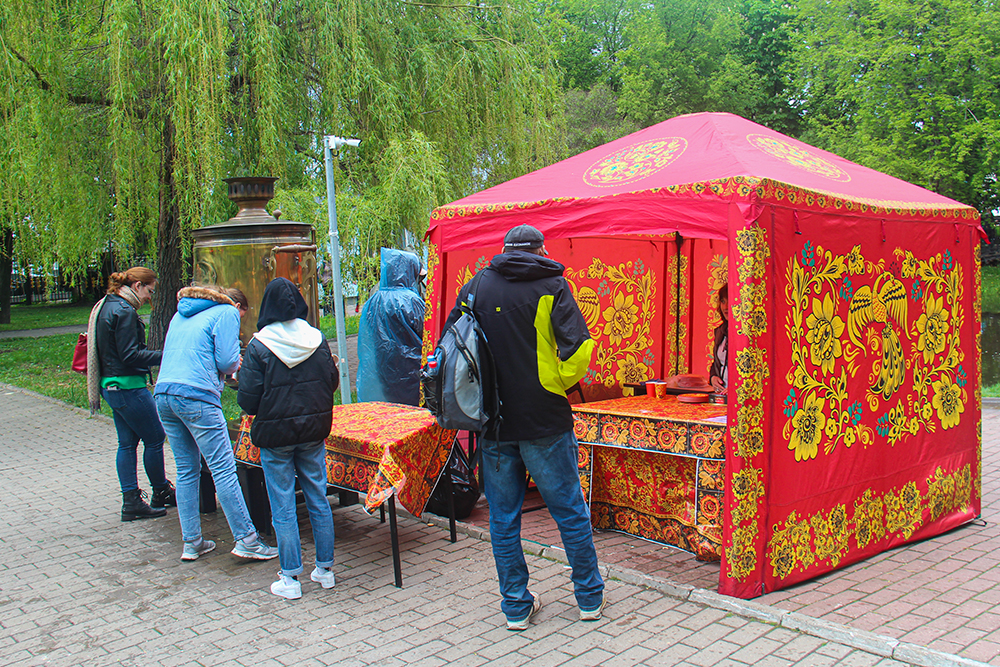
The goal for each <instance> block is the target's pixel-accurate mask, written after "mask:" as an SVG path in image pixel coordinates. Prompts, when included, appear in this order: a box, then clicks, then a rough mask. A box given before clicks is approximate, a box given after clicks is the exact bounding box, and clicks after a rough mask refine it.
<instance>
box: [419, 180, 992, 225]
mask: <svg viewBox="0 0 1000 667" xmlns="http://www.w3.org/2000/svg"><path fill="white" fill-rule="evenodd" d="M636 194H654V195H655V194H662V195H664V196H670V195H675V196H691V195H695V196H697V197H711V198H715V197H722V198H724V199H736V198H749V197H751V195H756V197H757V198H758V200H759V202H760V203H776V204H782V205H787V206H794V207H797V208H809V209H814V210H817V211H827V212H829V211H839V212H842V213H844V214H847V215H849V214H859V215H860V214H875V215H893V216H901V217H911V218H912V217H918V218H945V219H962V220H968V221H970V222H975V223H976V224H977V225H978V222H979V211H977V210H976V209H975V208H972V207H971V206H966V205H964V204H958V203H955V204H930V203H925V202H903V201H891V200H877V199H865V198H861V199H859V198H851V197H850V196H849V195H845V194H843V193H836V192H826V191H822V190H811V189H806V188H801V187H798V186H795V185H789V184H787V183H782V182H780V181H775V180H772V179H768V178H757V177H755V176H733V177H730V178H724V179H718V180H711V181H702V182H698V183H683V184H679V185H668V186H665V187H660V188H649V189H644V190H634V191H631V192H622V193H615V194H608V195H595V196H593V197H586V198H579V197H553V198H551V199H545V200H541V201H527V202H497V203H491V204H474V205H448V206H440V207H438V208H436V209H434V210H433V211H432V212H431V226H432V227H433V226H434V223H435V222H436V221H443V220H453V219H455V218H466V217H472V216H478V215H483V214H490V213H502V212H508V211H527V210H531V209H537V208H543V207H548V206H558V205H560V204H568V203H572V202H577V201H585V200H591V199H605V198H607V197H621V196H622V195H636Z"/></svg>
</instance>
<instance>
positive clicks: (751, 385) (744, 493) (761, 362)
mask: <svg viewBox="0 0 1000 667" xmlns="http://www.w3.org/2000/svg"><path fill="white" fill-rule="evenodd" d="M772 225H773V222H772ZM735 236H736V238H735V249H736V252H737V256H736V257H735V258H734V259H735V264H736V266H735V271H736V274H737V276H738V282H737V283H736V285H733V287H737V286H738V293H737V292H736V291H735V290H734V289H730V293H729V302H730V308H731V309H732V314H733V321H734V323H735V330H736V334H737V338H736V340H733V341H730V346H731V348H730V349H731V354H732V355H733V356H734V358H735V361H736V367H737V371H738V372H736V373H731V374H730V382H731V383H734V384H735V392H733V390H732V389H730V394H732V393H735V397H736V400H735V405H737V406H739V407H738V408H737V409H736V419H735V420H730V424H729V429H728V443H727V448H728V453H727V456H726V467H727V468H728V469H730V470H732V485H731V494H732V495H731V497H727V501H728V502H727V510H729V512H730V514H731V520H730V521H728V522H727V525H729V526H731V527H732V532H731V533H729V532H728V531H727V534H726V535H725V537H726V543H725V561H724V567H723V572H722V574H723V576H724V577H728V578H730V579H735V580H737V581H739V582H740V583H742V584H744V585H745V584H749V583H753V582H752V581H750V579H751V577H754V578H755V579H756V578H757V577H760V576H761V574H760V570H761V567H762V556H763V553H762V552H763V547H764V544H763V538H762V536H763V531H762V528H763V526H761V524H760V521H761V512H762V509H763V506H764V500H765V498H766V495H767V489H766V488H765V479H766V477H765V471H764V458H765V455H764V409H765V392H764V387H765V384H767V375H768V374H769V373H770V369H769V365H768V360H767V353H766V347H767V344H766V340H765V337H766V336H767V333H768V331H767V329H768V320H769V318H768V316H767V286H766V284H765V276H766V275H767V273H768V266H769V264H770V261H771V245H770V242H769V240H768V238H767V237H768V232H767V230H766V229H765V228H764V227H763V226H762V225H761V224H760V223H759V221H754V222H753V223H751V224H750V225H749V226H748V227H746V228H745V229H740V230H737V231H736V234H735ZM731 282H732V281H731ZM730 402H731V403H732V399H730ZM730 412H731V411H730ZM728 495H729V494H727V496H728ZM755 575H756V576H755ZM727 588H728V587H727ZM741 597H745V595H744V596H741Z"/></svg>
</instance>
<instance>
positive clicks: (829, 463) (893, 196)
mask: <svg viewBox="0 0 1000 667" xmlns="http://www.w3.org/2000/svg"><path fill="white" fill-rule="evenodd" d="M523 223H527V224H531V225H534V226H535V227H537V228H538V229H540V230H542V232H544V234H545V236H546V244H547V247H548V248H549V250H550V253H551V255H552V257H553V258H555V259H557V260H559V261H561V262H562V263H564V264H565V265H566V266H567V271H566V276H567V279H568V280H569V281H570V284H571V285H572V287H573V289H574V294H575V295H576V297H577V301H578V303H579V304H580V307H581V310H582V312H583V313H584V316H585V317H586V318H587V322H588V325H589V326H590V328H591V334H592V336H593V337H594V339H595V341H596V342H597V344H598V345H597V352H596V354H595V358H594V361H593V362H592V365H591V369H590V371H589V372H588V375H587V377H586V378H584V381H583V393H584V396H585V397H586V399H587V400H593V399H602V398H609V397H613V396H622V395H623V394H625V393H628V389H627V388H626V387H625V385H626V384H627V383H631V382H634V381H636V380H645V379H651V378H654V377H665V376H667V375H671V374H673V373H678V372H688V371H692V372H695V373H699V374H707V373H706V369H707V364H708V363H710V361H711V352H712V335H711V334H712V330H713V328H714V327H715V326H716V325H717V324H718V323H719V322H720V321H721V319H720V316H719V314H718V312H717V310H716V306H717V296H716V293H717V290H718V288H719V287H720V286H721V285H722V284H726V283H728V285H729V295H730V296H729V300H730V304H731V306H732V310H733V316H732V318H731V319H730V320H729V341H730V343H729V347H730V350H729V355H730V356H729V358H730V360H731V361H730V367H731V369H733V371H734V372H732V371H731V379H730V396H731V399H730V402H729V405H728V415H727V423H728V428H727V431H726V438H725V454H724V469H723V468H722V466H721V462H720V465H719V466H718V467H719V470H717V471H716V472H718V480H720V481H718V482H717V483H716V488H714V489H713V488H712V484H713V483H712V482H711V481H710V480H708V478H706V480H708V481H705V480H701V472H700V470H701V469H700V468H699V481H697V482H696V483H694V484H695V486H696V487H697V490H696V491H694V492H692V494H689V495H688V496H684V500H683V502H684V503H687V505H688V506H687V507H686V508H682V509H681V510H677V509H676V508H674V509H669V508H668V509H664V507H665V506H661V505H656V506H655V507H654V506H653V505H650V506H648V507H636V506H634V505H635V502H633V503H632V506H630V507H629V508H627V511H625V510H622V509H621V508H618V509H616V510H615V512H612V513H611V514H610V515H609V514H607V513H605V514H601V513H599V512H596V511H595V513H594V516H595V521H597V520H598V519H597V517H598V516H599V515H601V516H610V517H611V518H610V519H608V521H609V522H610V524H607V525H603V526H599V527H606V528H620V526H618V525H616V522H618V523H620V522H622V521H626V519H625V518H623V517H627V522H631V525H634V526H638V528H637V529H636V530H629V532H635V533H636V534H642V535H644V536H649V537H654V538H657V539H660V538H662V536H663V535H667V534H669V535H679V537H678V538H677V540H676V541H674V542H673V543H675V544H678V546H681V547H682V548H688V549H690V550H692V551H695V552H696V553H699V555H701V556H704V555H705V553H710V552H712V551H713V550H714V552H715V553H717V554H718V555H719V556H720V557H721V558H722V565H723V567H722V571H721V574H720V590H721V591H722V592H725V593H728V594H732V595H737V596H740V597H752V596H755V595H759V594H761V593H762V592H764V591H765V590H774V589H777V588H781V587H784V586H788V585H791V584H793V583H796V582H798V581H802V580H804V579H807V578H810V577H813V576H816V575H817V574H820V573H822V572H824V571H828V570H830V569H832V568H834V567H838V566H841V565H845V564H847V563H850V562H853V561H856V560H859V559H862V558H865V557H867V556H869V555H872V554H873V553H877V552H880V551H883V550H885V549H887V548H891V547H892V546H896V545H898V544H901V543H903V542H906V541H910V540H916V539H922V538H925V537H928V536H931V535H935V534H939V533H940V532H943V531H945V530H948V529H950V528H953V527H955V526H957V525H960V524H962V523H965V522H967V521H969V520H971V519H972V518H973V517H975V516H976V515H977V514H978V513H979V509H980V500H979V498H980V482H979V480H980V468H979V461H980V454H979V442H980V435H979V421H980V375H979V374H980V368H979V331H980V301H979V298H980V297H979V294H980V290H979V239H980V237H981V236H982V229H981V228H980V225H979V215H978V212H977V211H976V210H975V209H973V208H971V207H968V206H965V205H963V204H960V203H958V202H955V201H953V200H950V199H947V198H945V197H942V196H940V195H937V194H935V193H933V192H930V191H928V190H925V189H923V188H920V187H917V186H915V185H912V184H909V183H906V182H904V181H900V180H898V179H895V178H893V177H891V176H887V175H885V174H882V173H879V172H877V171H873V170H871V169H868V168H865V167H862V166H860V165H856V164H854V163H852V162H849V161H847V160H844V159H843V158H840V157H838V156H836V155H834V154H832V153H828V152H825V151H822V150H819V149H816V148H813V147H811V146H809V145H807V144H804V143H802V142H800V141H797V140H795V139H792V138H790V137H786V136H784V135H782V134H779V133H777V132H774V131H772V130H768V129H767V128H765V127H762V126H760V125H757V124H755V123H752V122H749V121H747V120H745V119H743V118H740V117H738V116H733V115H730V114H714V113H713V114H692V115H688V116H680V117H677V118H674V119H671V120H668V121H666V122H663V123H660V124H658V125H654V126H652V127H649V128H646V129H645V130H641V131H639V132H636V133H634V134H632V135H629V136H627V137H623V138H622V139H619V140H617V141H614V142H611V143H609V144H607V145H605V146H601V147H599V148H595V149H594V150H591V151H588V152H586V153H582V154H580V155H577V156H575V157H572V158H569V159H567V160H564V161H562V162H559V163H557V164H554V165H551V166H549V167H546V168H544V169H540V170H538V171H536V172H533V173H531V174H528V175H526V176H522V177H520V178H517V179H514V180H512V181H509V182H507V183H503V184H501V185H498V186H496V187H493V188H490V189H488V190H484V191H482V192H479V193H476V194H474V195H471V196H469V197H466V198H464V199H461V200H459V201H456V202H454V203H452V204H449V205H447V206H442V207H440V208H438V209H436V210H435V211H434V212H433V213H432V215H431V223H430V229H429V231H428V238H429V241H430V262H429V267H428V268H429V275H428V304H429V308H428V311H427V312H428V316H427V317H428V326H427V327H426V332H427V333H426V336H425V349H426V350H429V348H430V347H431V345H432V343H433V342H434V341H436V340H437V337H438V335H439V334H440V327H441V325H442V323H443V320H444V317H445V316H446V315H447V313H448V311H449V310H450V308H451V306H452V305H453V303H454V299H455V295H456V293H457V289H458V287H460V286H461V284H462V283H464V282H465V281H466V280H467V279H468V278H469V277H471V275H472V274H473V273H474V272H475V271H477V270H479V269H480V268H482V267H483V266H485V265H486V264H487V263H488V262H489V259H490V258H491V257H492V255H493V254H495V253H496V252H499V251H500V246H501V244H502V238H503V235H504V233H505V231H506V230H507V229H509V228H510V227H513V226H515V225H518V224H523ZM720 458H721V454H720ZM595 465H596V464H595ZM595 474H597V472H595ZM639 476H640V477H641V475H639ZM721 480H724V481H725V483H724V484H723V483H722V481H721ZM702 481H705V484H706V486H702V485H701V484H702ZM723 486H724V491H723V488H722V487H723ZM682 504H683V503H682ZM654 505H655V503H654ZM720 506H721V508H722V509H721V511H720V509H719V508H720ZM713 512H714V514H713ZM644 527H646V528H644ZM643 531H646V532H643ZM666 541H670V540H669V539H668V540H666Z"/></svg>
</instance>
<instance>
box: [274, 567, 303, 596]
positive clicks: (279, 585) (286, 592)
mask: <svg viewBox="0 0 1000 667" xmlns="http://www.w3.org/2000/svg"><path fill="white" fill-rule="evenodd" d="M271 592H272V593H274V594H275V595H278V596H280V597H283V598H285V599H286V600H298V599H299V598H300V597H302V584H300V583H299V580H298V579H296V578H294V577H289V576H287V575H284V574H282V573H281V572H278V580H277V581H276V582H274V583H273V584H271Z"/></svg>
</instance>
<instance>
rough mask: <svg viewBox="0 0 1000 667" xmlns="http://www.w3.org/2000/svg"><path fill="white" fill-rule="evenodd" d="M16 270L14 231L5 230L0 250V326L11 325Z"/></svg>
mask: <svg viewBox="0 0 1000 667" xmlns="http://www.w3.org/2000/svg"><path fill="white" fill-rule="evenodd" d="M13 268H14V230H13V229H5V230H3V248H0V324H10V272H11V271H12V270H13Z"/></svg>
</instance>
